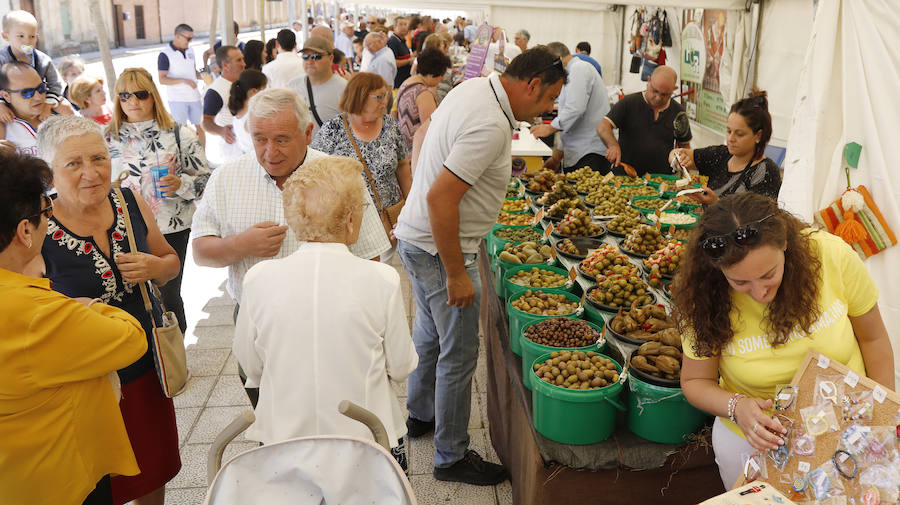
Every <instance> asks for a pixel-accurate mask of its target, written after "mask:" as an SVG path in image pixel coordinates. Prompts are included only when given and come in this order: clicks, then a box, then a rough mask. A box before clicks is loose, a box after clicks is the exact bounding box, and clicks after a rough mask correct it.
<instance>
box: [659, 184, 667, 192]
mask: <svg viewBox="0 0 900 505" xmlns="http://www.w3.org/2000/svg"><path fill="white" fill-rule="evenodd" d="M668 188H669V186H668V185H667V184H666V183H664V182H663V183H661V184H660V185H659V192H660V193H665V192H666V189H668Z"/></svg>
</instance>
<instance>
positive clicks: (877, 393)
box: [872, 386, 887, 403]
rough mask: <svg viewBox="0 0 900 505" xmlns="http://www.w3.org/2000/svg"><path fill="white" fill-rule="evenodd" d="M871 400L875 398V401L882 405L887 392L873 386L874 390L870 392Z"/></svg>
mask: <svg viewBox="0 0 900 505" xmlns="http://www.w3.org/2000/svg"><path fill="white" fill-rule="evenodd" d="M872 398H875V401H877V402H878V403H884V400H885V399H886V398H887V391H885V390H884V388H883V387H881V386H875V389H873V390H872Z"/></svg>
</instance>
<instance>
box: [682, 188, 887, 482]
mask: <svg viewBox="0 0 900 505" xmlns="http://www.w3.org/2000/svg"><path fill="white" fill-rule="evenodd" d="M673 286H677V288H675V289H673V290H672V292H673V302H674V307H675V315H676V318H677V320H678V324H679V327H680V329H681V331H682V338H683V348H684V362H683V364H682V372H681V386H682V388H683V389H684V395H685V397H687V399H688V401H689V402H690V403H691V404H692V405H694V406H695V407H697V408H699V409H701V410H704V411H706V412H710V413H712V414H715V415H717V416H718V418H717V419H716V422H715V424H714V426H713V434H712V442H713V449H714V451H715V453H716V462H717V464H718V465H719V473H720V475H721V477H722V482H723V484H725V486H726V487H731V486H732V485H733V484H734V482H735V481H736V480H737V478H738V477H740V475H741V470H742V468H741V466H742V465H741V461H740V455H741V454H743V453H751V452H753V451H754V450H767V449H774V448H777V447H778V446H779V445H783V444H784V440H783V439H782V438H781V437H782V436H783V435H784V434H785V428H784V426H782V425H781V423H780V422H779V421H778V420H776V419H774V418H772V417H769V415H767V414H766V410H768V409H771V408H772V406H773V399H774V398H776V394H777V393H778V391H776V387H777V386H778V385H779V384H788V383H790V381H791V378H792V377H793V376H794V373H795V372H796V371H797V369H798V368H799V367H800V364H801V362H802V361H803V358H804V356H805V355H806V352H807V351H808V350H809V349H815V350H817V351H819V352H821V353H822V354H825V355H826V356H829V357H830V358H831V359H832V360H836V361H840V362H841V363H843V364H845V365H847V366H848V367H850V369H851V370H853V371H855V372H856V373H857V374H859V375H860V376H862V375H867V376H868V377H870V378H872V379H873V380H875V381H878V382H880V383H881V384H883V385H885V386H886V387H888V388H889V389H893V388H894V360H893V352H892V350H891V342H890V340H889V338H888V333H887V329H886V328H885V326H884V322H883V321H882V319H881V314H880V312H879V311H878V305H877V303H878V289H877V288H876V287H875V283H874V281H873V280H872V278H871V276H869V273H868V271H867V270H866V267H865V265H864V264H863V262H862V260H861V259H860V258H859V256H858V255H857V254H856V253H855V252H854V251H853V249H852V248H851V247H850V246H849V245H847V244H846V243H845V242H844V241H843V240H841V239H840V238H838V237H836V236H834V235H831V234H829V233H825V232H823V231H816V230H814V229H812V228H809V225H807V224H806V223H804V222H803V221H801V220H799V219H797V218H796V217H794V216H793V215H791V214H790V213H788V212H787V211H785V210H782V209H780V208H778V204H777V203H776V202H775V201H774V200H772V199H770V198H766V197H764V196H762V195H758V194H756V193H749V192H748V193H740V194H737V195H729V196H726V197H723V198H722V199H721V200H719V201H718V202H717V203H716V204H714V205H712V206H711V207H710V208H709V209H708V210H707V211H706V213H705V214H704V215H703V217H702V218H701V219H700V223H699V225H698V226H697V228H696V229H695V230H694V232H693V234H692V235H691V239H690V242H689V243H688V245H687V250H686V252H685V255H684V259H683V260H682V263H681V266H679V269H678V273H677V274H676V277H675V281H674V284H673Z"/></svg>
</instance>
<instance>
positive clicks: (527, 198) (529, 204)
mask: <svg viewBox="0 0 900 505" xmlns="http://www.w3.org/2000/svg"><path fill="white" fill-rule="evenodd" d="M525 203H526V204H527V205H528V207H531V197H530V196H526V197H525Z"/></svg>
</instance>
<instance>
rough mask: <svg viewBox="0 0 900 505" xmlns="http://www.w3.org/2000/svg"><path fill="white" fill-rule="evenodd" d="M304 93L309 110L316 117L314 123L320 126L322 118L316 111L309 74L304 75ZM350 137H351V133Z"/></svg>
mask: <svg viewBox="0 0 900 505" xmlns="http://www.w3.org/2000/svg"><path fill="white" fill-rule="evenodd" d="M306 94H307V95H309V111H310V112H312V113H313V117H314V118H316V124H317V125H319V128H321V127H322V118H320V117H319V113H318V112H317V111H316V99H315V98H314V97H313V92H312V83H311V82H309V76H306ZM350 137H351V138H353V136H352V135H351V136H350Z"/></svg>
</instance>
